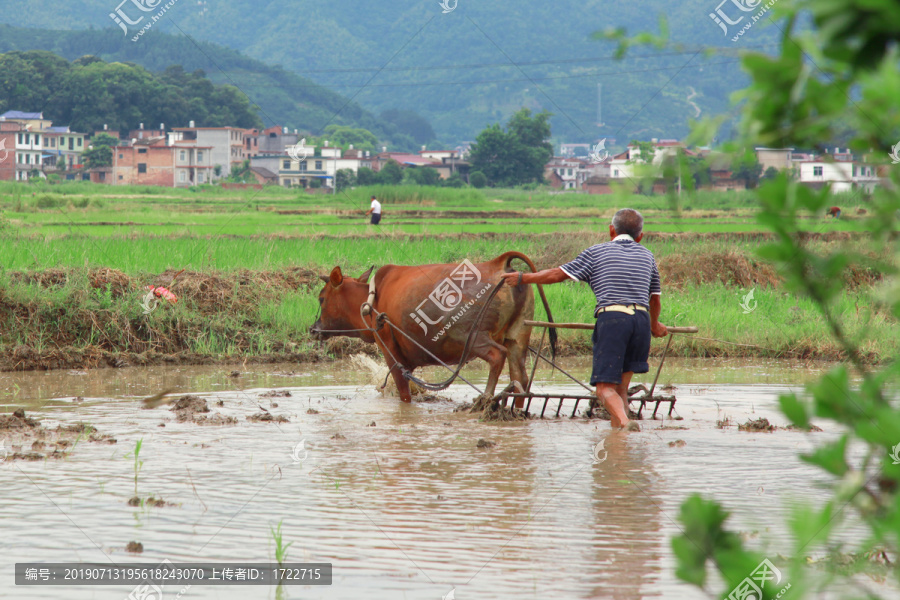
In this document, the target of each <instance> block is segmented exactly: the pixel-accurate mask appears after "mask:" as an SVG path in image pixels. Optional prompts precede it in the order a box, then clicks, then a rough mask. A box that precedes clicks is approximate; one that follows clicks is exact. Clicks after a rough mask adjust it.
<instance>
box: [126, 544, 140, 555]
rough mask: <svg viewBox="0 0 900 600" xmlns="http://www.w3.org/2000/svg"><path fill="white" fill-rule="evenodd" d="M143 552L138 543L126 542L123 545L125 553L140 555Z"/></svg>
mask: <svg viewBox="0 0 900 600" xmlns="http://www.w3.org/2000/svg"><path fill="white" fill-rule="evenodd" d="M143 551H144V545H143V544H142V543H140V542H128V543H127V544H125V552H131V553H132V554H140V553H141V552H143Z"/></svg>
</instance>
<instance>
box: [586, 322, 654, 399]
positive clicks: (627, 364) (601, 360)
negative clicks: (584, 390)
mask: <svg viewBox="0 0 900 600" xmlns="http://www.w3.org/2000/svg"><path fill="white" fill-rule="evenodd" d="M650 337H651V336H650V315H649V314H648V313H647V312H646V311H643V310H638V311H635V313H634V314H633V315H629V314H625V313H621V312H603V313H600V314H599V315H597V324H596V325H594V335H593V342H594V370H593V372H592V373H591V385H597V384H598V383H616V384H618V383H622V373H627V372H632V373H646V372H648V371H649V370H650V364H649V363H648V362H647V358H648V357H649V356H650Z"/></svg>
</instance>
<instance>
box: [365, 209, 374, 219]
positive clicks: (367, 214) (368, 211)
mask: <svg viewBox="0 0 900 600" xmlns="http://www.w3.org/2000/svg"><path fill="white" fill-rule="evenodd" d="M373 210H375V209H374V208H370V209H369V210H367V211H366V216H367V217H368V216H369V215H370V214H372V211H373Z"/></svg>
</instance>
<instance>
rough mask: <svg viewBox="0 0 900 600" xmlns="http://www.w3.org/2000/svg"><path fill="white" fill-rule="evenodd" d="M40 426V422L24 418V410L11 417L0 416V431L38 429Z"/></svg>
mask: <svg viewBox="0 0 900 600" xmlns="http://www.w3.org/2000/svg"><path fill="white" fill-rule="evenodd" d="M40 426H41V423H40V421H36V420H35V419H32V418H30V417H26V416H25V410H24V409H21V408H20V409H19V410H17V411H16V412H14V413H13V414H12V416H9V415H0V431H2V430H10V429H17V430H28V429H34V428H40Z"/></svg>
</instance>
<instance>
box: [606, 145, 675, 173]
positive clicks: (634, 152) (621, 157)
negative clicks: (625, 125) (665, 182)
mask: <svg viewBox="0 0 900 600" xmlns="http://www.w3.org/2000/svg"><path fill="white" fill-rule="evenodd" d="M650 143H651V144H653V150H654V153H653V159H652V160H651V161H650V164H652V165H655V166H657V167H658V166H659V165H661V164H662V162H663V160H664V159H665V158H666V157H667V156H675V155H677V153H678V150H679V148H680V149H684V148H685V145H684V144H683V143H681V142H679V141H678V140H659V139H656V138H653V139H652V140H650ZM640 159H641V149H640V148H638V147H637V146H635V145H633V144H628V148H626V149H625V152H622V153H621V154H617V155H615V156H613V157H612V159H611V160H610V161H609V169H610V172H609V176H610V177H611V178H612V179H633V178H634V176H635V175H634V166H635V164H636V163H637V162H638V161H639V160H640Z"/></svg>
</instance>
